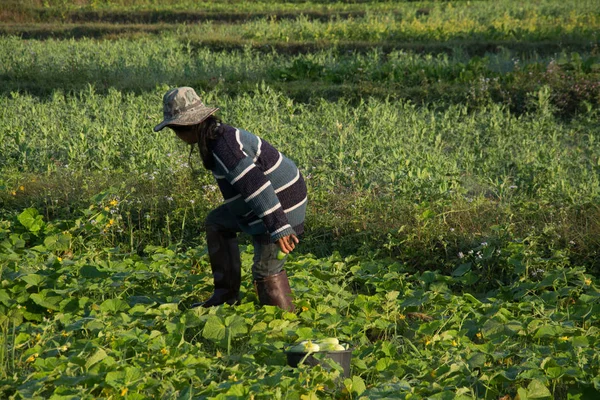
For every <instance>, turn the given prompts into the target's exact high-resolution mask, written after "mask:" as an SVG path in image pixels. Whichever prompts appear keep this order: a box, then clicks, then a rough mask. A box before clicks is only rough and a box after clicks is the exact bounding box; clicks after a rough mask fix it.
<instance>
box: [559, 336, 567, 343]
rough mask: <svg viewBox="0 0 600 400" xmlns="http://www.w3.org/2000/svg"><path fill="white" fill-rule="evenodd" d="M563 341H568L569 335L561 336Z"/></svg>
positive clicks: (560, 338)
mask: <svg viewBox="0 0 600 400" xmlns="http://www.w3.org/2000/svg"><path fill="white" fill-rule="evenodd" d="M558 339H559V340H560V341H561V342H566V341H567V340H569V338H568V337H567V336H561V337H559V338H558Z"/></svg>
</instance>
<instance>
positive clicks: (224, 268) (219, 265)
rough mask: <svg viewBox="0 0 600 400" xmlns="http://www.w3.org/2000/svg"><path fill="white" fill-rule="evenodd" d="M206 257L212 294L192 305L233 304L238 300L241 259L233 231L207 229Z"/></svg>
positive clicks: (240, 281) (240, 280)
mask: <svg viewBox="0 0 600 400" xmlns="http://www.w3.org/2000/svg"><path fill="white" fill-rule="evenodd" d="M206 241H207V244H208V257H209V259H210V267H211V269H212V275H213V279H214V284H215V289H214V293H213V295H212V296H211V297H210V299H208V300H207V301H205V302H204V303H194V304H192V307H198V306H202V307H212V306H218V305H221V304H224V303H227V304H231V305H233V304H235V303H238V302H239V300H240V285H241V283H242V261H241V259H240V250H239V247H238V241H237V235H236V234H235V233H230V232H223V231H218V230H213V229H207V231H206Z"/></svg>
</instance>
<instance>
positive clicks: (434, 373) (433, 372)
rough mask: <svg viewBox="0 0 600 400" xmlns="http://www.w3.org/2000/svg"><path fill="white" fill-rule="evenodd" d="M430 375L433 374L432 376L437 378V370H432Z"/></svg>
mask: <svg viewBox="0 0 600 400" xmlns="http://www.w3.org/2000/svg"><path fill="white" fill-rule="evenodd" d="M429 375H431V377H432V378H435V377H436V375H437V372H435V370H432V371H431V372H430V373H429Z"/></svg>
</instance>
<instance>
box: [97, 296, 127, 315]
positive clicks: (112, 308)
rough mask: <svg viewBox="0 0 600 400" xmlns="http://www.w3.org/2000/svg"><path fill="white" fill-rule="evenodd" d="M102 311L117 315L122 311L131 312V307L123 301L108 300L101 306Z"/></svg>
mask: <svg viewBox="0 0 600 400" xmlns="http://www.w3.org/2000/svg"><path fill="white" fill-rule="evenodd" d="M100 310H102V311H104V312H107V313H111V314H116V313H118V312H121V311H127V310H129V305H128V304H127V303H126V302H124V301H123V300H121V299H108V300H105V301H104V302H103V303H102V304H100Z"/></svg>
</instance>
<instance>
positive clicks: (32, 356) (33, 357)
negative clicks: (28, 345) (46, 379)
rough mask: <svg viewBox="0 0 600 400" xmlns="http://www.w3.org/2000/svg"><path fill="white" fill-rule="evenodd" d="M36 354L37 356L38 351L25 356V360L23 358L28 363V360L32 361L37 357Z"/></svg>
mask: <svg viewBox="0 0 600 400" xmlns="http://www.w3.org/2000/svg"><path fill="white" fill-rule="evenodd" d="M38 356H39V354H38V353H35V354H32V355H30V356H29V357H28V358H27V360H25V362H28V363H30V362H34V361H35V359H36V358H38Z"/></svg>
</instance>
